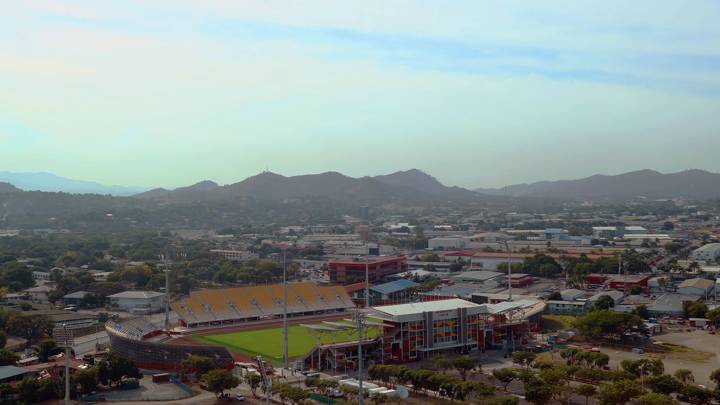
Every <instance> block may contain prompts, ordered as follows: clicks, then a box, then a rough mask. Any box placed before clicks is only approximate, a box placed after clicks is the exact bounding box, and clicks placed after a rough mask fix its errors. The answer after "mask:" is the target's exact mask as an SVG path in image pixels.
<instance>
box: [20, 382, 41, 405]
mask: <svg viewBox="0 0 720 405" xmlns="http://www.w3.org/2000/svg"><path fill="white" fill-rule="evenodd" d="M17 393H18V395H19V396H20V401H21V402H22V403H26V404H35V403H37V402H38V383H37V380H36V379H35V378H32V377H25V378H24V379H23V380H22V381H20V383H19V384H18V386H17Z"/></svg>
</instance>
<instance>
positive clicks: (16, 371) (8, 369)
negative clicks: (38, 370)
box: [0, 366, 29, 381]
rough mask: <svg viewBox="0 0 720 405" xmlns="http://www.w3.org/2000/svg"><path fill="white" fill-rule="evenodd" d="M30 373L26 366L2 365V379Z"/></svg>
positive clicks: (0, 377) (0, 368)
mask: <svg viewBox="0 0 720 405" xmlns="http://www.w3.org/2000/svg"><path fill="white" fill-rule="evenodd" d="M27 373H29V371H28V370H25V369H24V368H20V367H15V366H0V381H2V380H6V379H8V378H13V377H17V376H20V375H23V374H27Z"/></svg>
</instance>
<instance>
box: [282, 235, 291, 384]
mask: <svg viewBox="0 0 720 405" xmlns="http://www.w3.org/2000/svg"><path fill="white" fill-rule="evenodd" d="M283 295H284V297H283V365H284V368H285V370H287V369H288V368H290V356H289V354H288V304H287V302H288V284H287V248H286V247H283ZM284 373H285V371H283V375H284Z"/></svg>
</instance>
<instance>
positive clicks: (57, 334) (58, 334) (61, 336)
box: [53, 324, 74, 405]
mask: <svg viewBox="0 0 720 405" xmlns="http://www.w3.org/2000/svg"><path fill="white" fill-rule="evenodd" d="M53 337H54V338H55V341H56V342H57V343H58V346H60V347H64V348H65V405H69V404H70V349H72V345H73V341H74V339H73V332H72V330H71V329H69V328H68V327H67V326H66V325H65V324H62V326H58V327H55V328H54V329H53Z"/></svg>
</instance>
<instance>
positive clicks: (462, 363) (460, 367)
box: [452, 356, 478, 381]
mask: <svg viewBox="0 0 720 405" xmlns="http://www.w3.org/2000/svg"><path fill="white" fill-rule="evenodd" d="M452 364H453V367H455V370H457V371H458V373H460V378H462V380H463V381H466V380H467V373H468V371H470V370H473V369H474V368H475V367H476V366H477V364H478V362H477V360H475V359H473V358H472V357H468V356H463V357H457V358H455V359H453V362H452Z"/></svg>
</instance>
